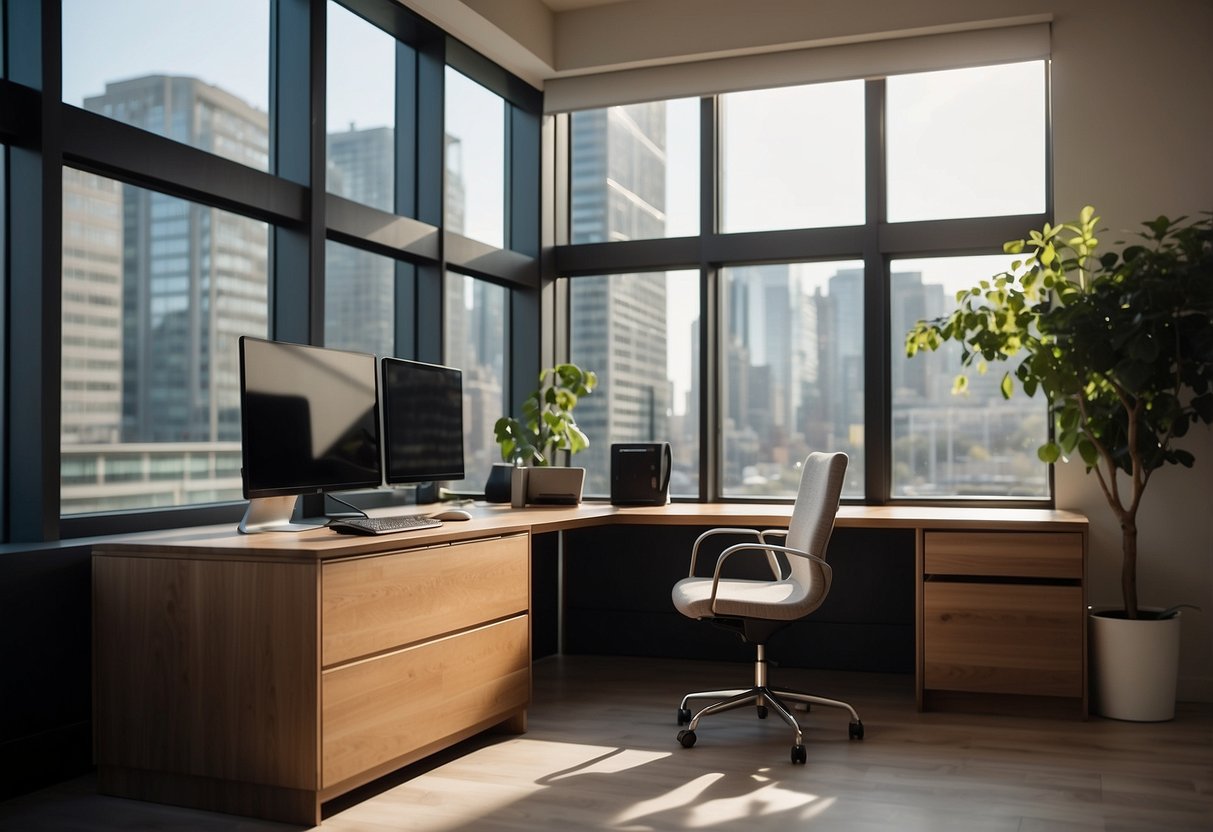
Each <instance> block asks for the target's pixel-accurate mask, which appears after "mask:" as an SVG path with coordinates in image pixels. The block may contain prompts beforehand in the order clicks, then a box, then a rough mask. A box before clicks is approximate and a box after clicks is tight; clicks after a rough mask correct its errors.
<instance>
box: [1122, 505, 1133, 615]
mask: <svg viewBox="0 0 1213 832" xmlns="http://www.w3.org/2000/svg"><path fill="white" fill-rule="evenodd" d="M1120 533H1121V548H1122V555H1123V562H1122V563H1121V570H1120V588H1121V591H1122V592H1123V593H1124V597H1125V615H1126V616H1128V617H1129V618H1137V522H1136V519H1135V518H1133V517H1124V518H1122V519H1121V523H1120Z"/></svg>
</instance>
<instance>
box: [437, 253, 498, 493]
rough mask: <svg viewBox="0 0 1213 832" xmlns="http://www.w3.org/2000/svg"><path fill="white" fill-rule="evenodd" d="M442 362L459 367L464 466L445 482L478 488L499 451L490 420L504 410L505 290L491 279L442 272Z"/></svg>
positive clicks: (479, 488) (465, 489)
mask: <svg viewBox="0 0 1213 832" xmlns="http://www.w3.org/2000/svg"><path fill="white" fill-rule="evenodd" d="M443 294H444V297H443V316H444V320H445V325H444V327H443V331H444V345H443V353H442V354H443V363H445V364H447V365H449V366H451V367H458V368H459V369H461V370H463V402H464V405H463V407H464V410H463V431H464V448H463V457H464V460H463V461H464V470H465V471H466V473H467V476H466V477H465V478H464V479H463V481H462V482H458V483H452V484H451V487H452V488H454V489H456V490H460V491H482V490H483V489H484V483H485V481H486V480H488V477H489V471H490V470H491V469H492V467H493V463H494V462H500V461H501V451H500V448H499V447H498V446H497V442H496V440H495V439H494V433H493V425H494V424H495V423H496V421H497V420H498V419H499V418H501V417H502V416H504V415H505V413H506V410H507V407H506V397H505V368H506V366H507V365H506V353H507V349H508V343H509V342H508V338H509V336H508V332H507V320H506V310H507V308H508V306H507V301H508V297H507V292H506V290H505V289H504V288H503V287H501V286H497V285H495V284H492V283H489V282H487V281H485V280H479V279H477V278H474V277H469V276H467V275H462V274H455V273H454V272H448V273H447V275H446V282H445V288H444V291H443Z"/></svg>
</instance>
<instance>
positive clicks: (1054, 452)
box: [1036, 442, 1061, 465]
mask: <svg viewBox="0 0 1213 832" xmlns="http://www.w3.org/2000/svg"><path fill="white" fill-rule="evenodd" d="M1036 456H1037V457H1039V458H1040V461H1041V462H1044V463H1046V464H1048V465H1052V464H1053V463H1054V462H1056V461H1057V460H1059V459H1061V448H1059V447H1057V445H1056V444H1055V443H1053V442H1047V443H1045V444H1044V445H1041V446H1040V447H1039V448H1037V449H1036Z"/></svg>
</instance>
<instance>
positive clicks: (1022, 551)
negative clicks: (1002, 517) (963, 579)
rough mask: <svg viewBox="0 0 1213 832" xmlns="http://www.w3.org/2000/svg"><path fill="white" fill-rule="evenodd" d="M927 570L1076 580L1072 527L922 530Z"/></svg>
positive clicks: (1078, 560)
mask: <svg viewBox="0 0 1213 832" xmlns="http://www.w3.org/2000/svg"><path fill="white" fill-rule="evenodd" d="M924 538H925V540H924V544H923V551H924V561H925V563H924V570H923V571H924V572H926V574H928V575H991V576H994V575H998V576H1003V577H1013V578H1061V579H1065V578H1070V579H1074V580H1081V579H1082V534H1080V533H1078V532H926V533H925V535H924Z"/></svg>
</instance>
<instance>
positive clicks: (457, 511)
mask: <svg viewBox="0 0 1213 832" xmlns="http://www.w3.org/2000/svg"><path fill="white" fill-rule="evenodd" d="M430 516H431V517H433V518H434V519H435V520H471V519H472V515H471V514H470V513H468V512H466V511H464V510H463V509H461V508H447V509H443V510H442V511H440V512H438V513H437V514H431V515H430Z"/></svg>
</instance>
